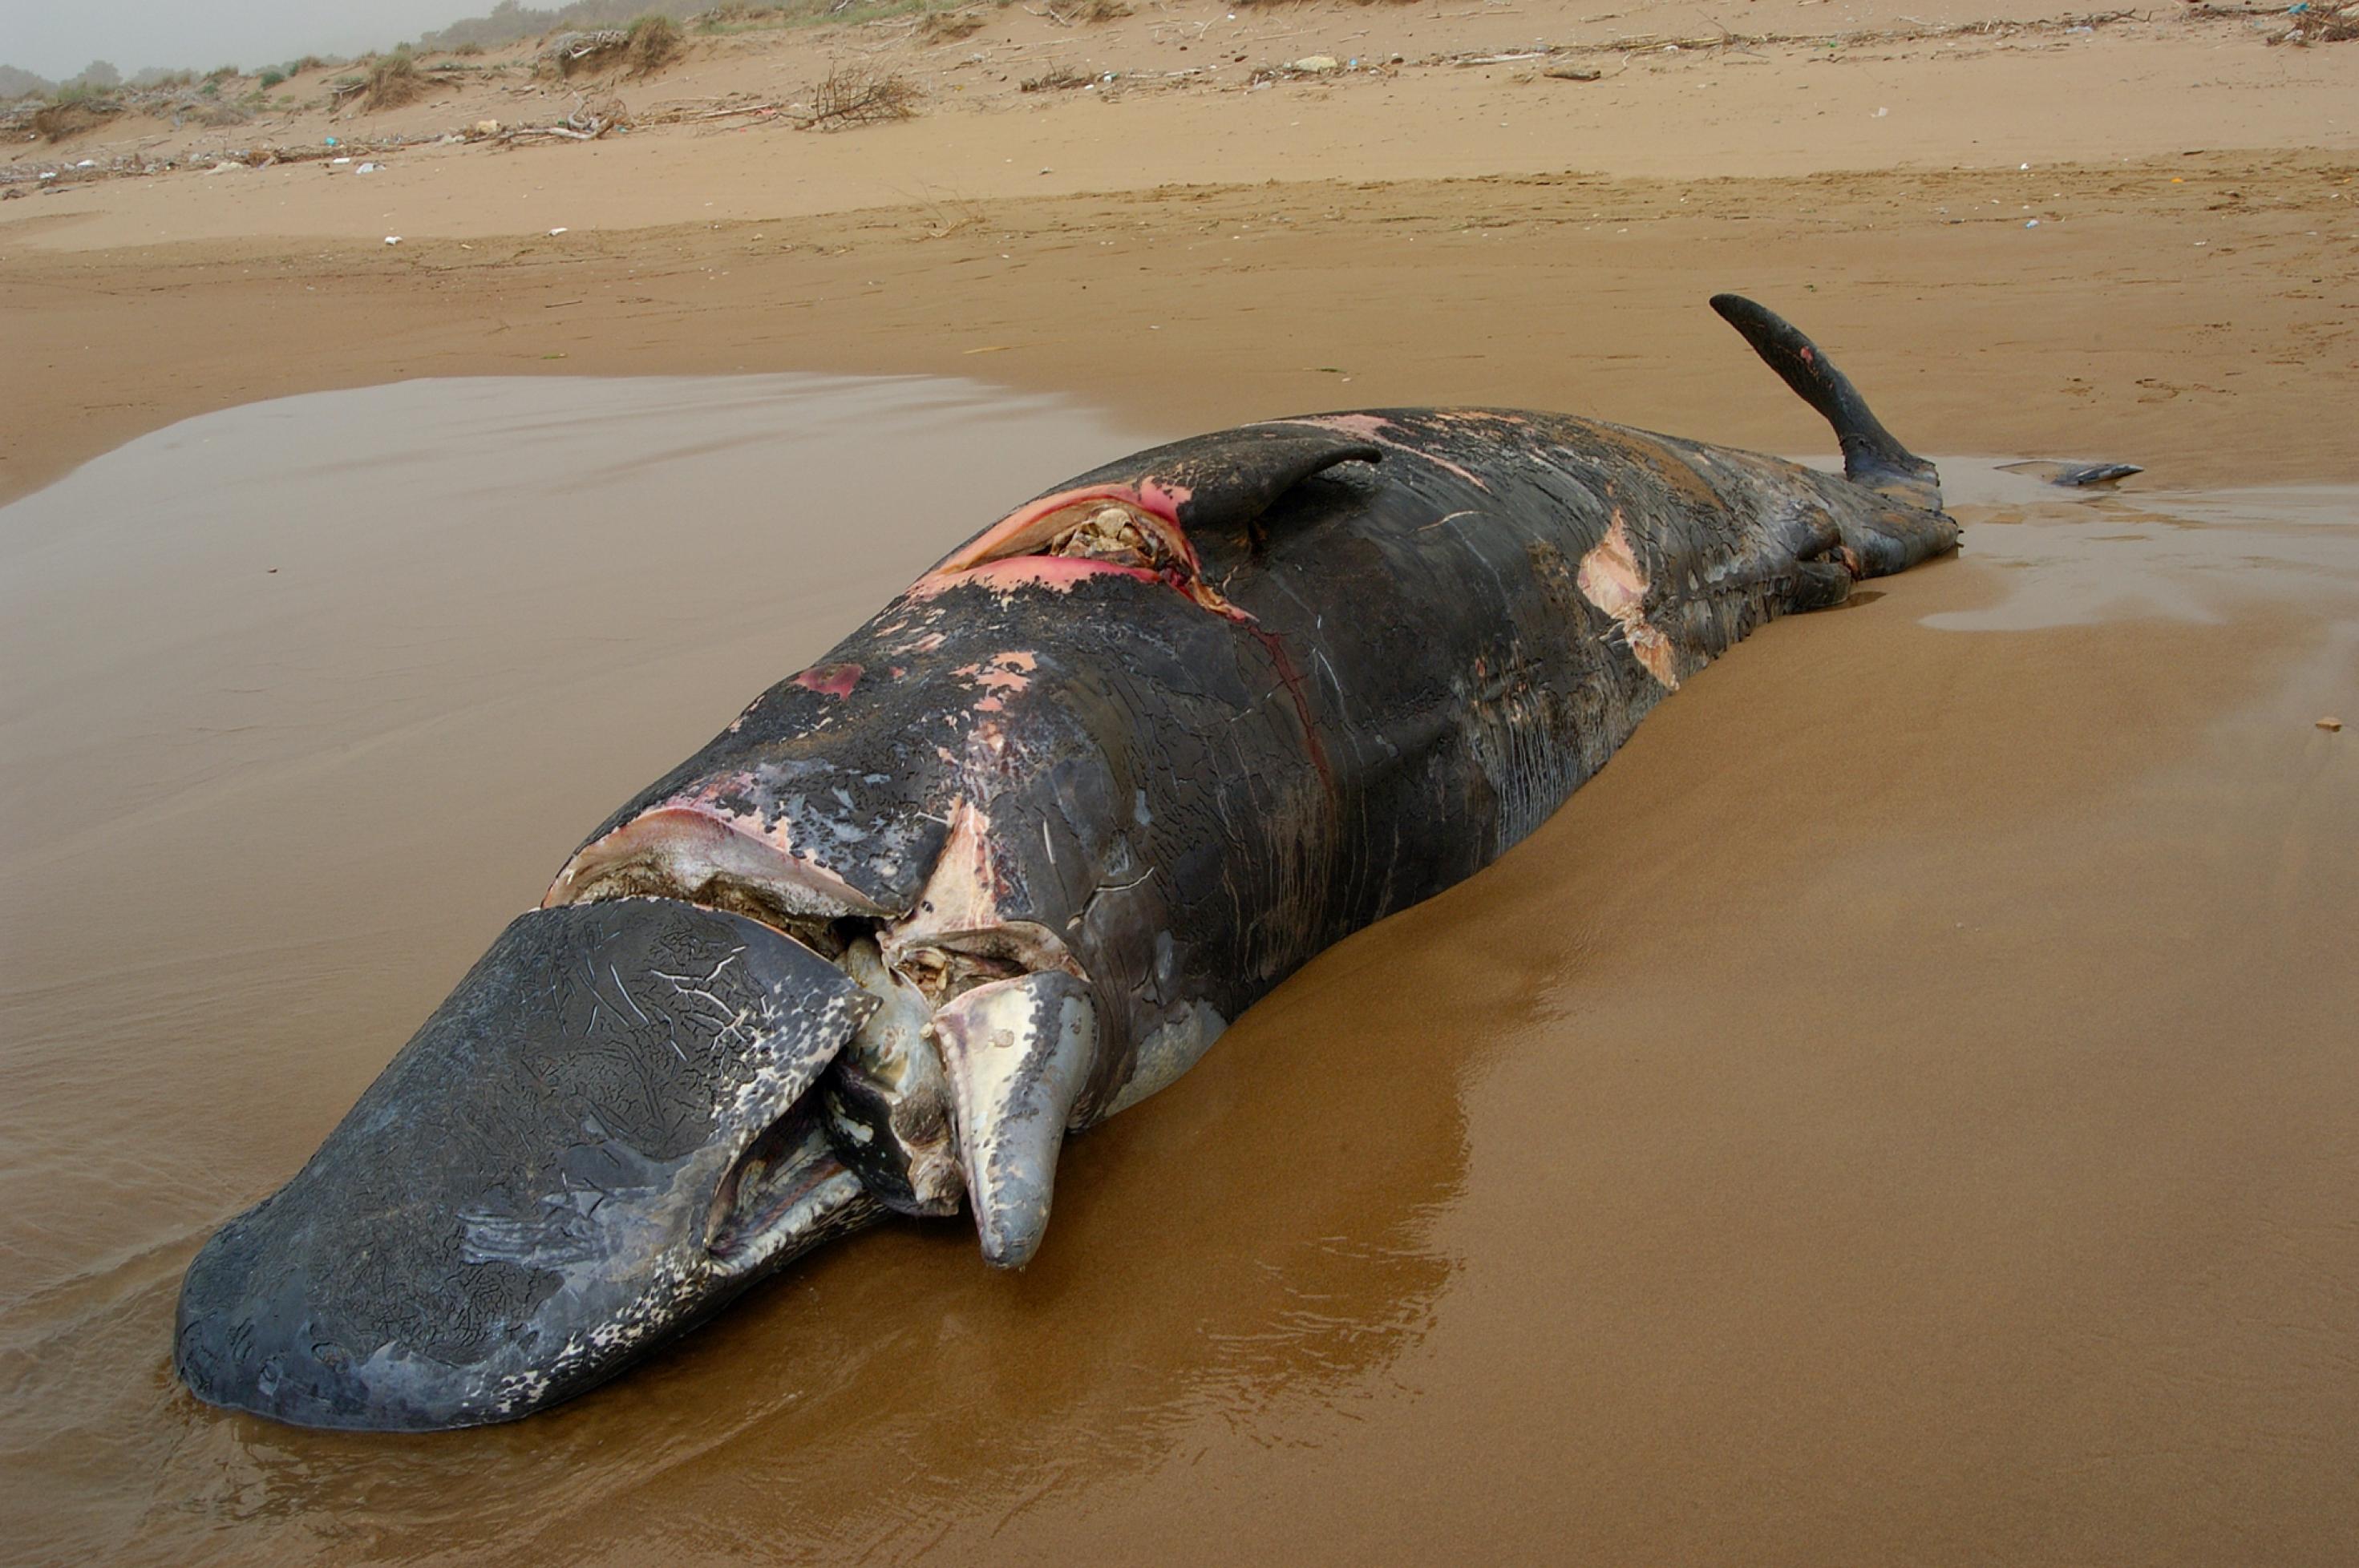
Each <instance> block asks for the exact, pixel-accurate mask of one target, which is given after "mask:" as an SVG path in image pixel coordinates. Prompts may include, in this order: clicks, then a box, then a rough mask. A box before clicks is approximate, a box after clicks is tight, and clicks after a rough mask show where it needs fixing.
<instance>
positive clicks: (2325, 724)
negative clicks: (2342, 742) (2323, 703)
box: [2318, 713, 2343, 730]
mask: <svg viewBox="0 0 2359 1568" xmlns="http://www.w3.org/2000/svg"><path fill="white" fill-rule="evenodd" d="M2318 727H2319V728H2320V729H2321V730H2340V729H2342V728H2343V720H2341V719H2337V718H2335V717H2334V716H2333V715H2332V714H2331V713H2330V714H2328V715H2327V716H2326V717H2325V718H2323V719H2320V720H2319V721H2318Z"/></svg>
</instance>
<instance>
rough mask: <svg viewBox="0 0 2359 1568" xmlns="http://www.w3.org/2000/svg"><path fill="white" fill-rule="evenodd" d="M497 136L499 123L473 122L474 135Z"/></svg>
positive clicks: (487, 121)
mask: <svg viewBox="0 0 2359 1568" xmlns="http://www.w3.org/2000/svg"><path fill="white" fill-rule="evenodd" d="M499 134H500V123H499V122H498V121H497V120H478V121H476V122H475V135H479V136H496V135H499Z"/></svg>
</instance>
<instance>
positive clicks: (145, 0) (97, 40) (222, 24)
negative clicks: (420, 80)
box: [0, 0, 493, 80]
mask: <svg viewBox="0 0 2359 1568" xmlns="http://www.w3.org/2000/svg"><path fill="white" fill-rule="evenodd" d="M492 3H493V0H0V65H14V66H19V67H22V68H23V69H24V70H30V71H35V72H38V74H40V75H42V76H46V77H49V78H51V79H52V80H54V79H56V78H59V77H64V76H71V75H72V74H73V73H74V72H76V71H78V70H81V69H82V67H83V66H86V65H88V64H89V63H90V62H91V61H92V60H93V59H103V60H106V61H108V62H110V63H111V64H113V65H114V67H115V68H116V69H118V70H121V71H122V72H123V74H124V75H125V76H128V75H130V74H131V73H132V72H133V71H135V70H142V69H144V68H145V67H147V66H151V65H162V66H186V67H189V68H190V69H191V70H212V68H213V67H214V66H217V65H238V66H245V67H248V68H254V67H258V66H263V65H267V64H270V63H271V62H273V61H276V60H283V59H292V58H293V57H295V56H297V55H302V54H356V53H358V52H359V51H361V50H363V49H380V48H383V47H385V46H386V45H389V44H397V43H399V42H400V41H401V40H402V39H404V38H416V37H417V36H418V35H419V33H422V32H424V31H425V30H426V29H427V28H429V27H442V26H443V25H445V24H446V23H450V22H454V21H456V20H458V19H459V18H460V17H462V16H481V15H483V14H484V12H486V11H488V10H490V9H491V8H492Z"/></svg>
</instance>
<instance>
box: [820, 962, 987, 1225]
mask: <svg viewBox="0 0 2359 1568" xmlns="http://www.w3.org/2000/svg"><path fill="white" fill-rule="evenodd" d="M843 972H844V973H845V974H847V975H850V976H851V977H852V978H853V979H854V980H855V981H857V982H859V985H860V987H861V989H863V990H865V991H866V992H867V993H868V994H869V995H870V996H873V997H875V998H876V999H877V1001H878V1002H879V1004H880V1005H879V1006H878V1007H877V1009H876V1011H875V1012H874V1013H872V1014H871V1015H870V1016H869V1017H868V1019H867V1021H866V1022H864V1023H862V1024H861V1026H860V1028H859V1031H858V1032H857V1033H854V1034H853V1037H852V1040H851V1042H850V1043H849V1044H846V1045H845V1046H844V1048H843V1051H842V1052H841V1053H840V1054H838V1055H837V1056H836V1058H835V1060H834V1062H833V1063H832V1065H830V1066H829V1068H828V1074H827V1077H826V1079H825V1080H824V1082H823V1085H822V1087H823V1089H824V1094H823V1097H822V1098H823V1102H824V1103H823V1111H824V1115H823V1121H824V1123H825V1126H826V1129H827V1137H828V1141H829V1143H830V1144H831V1145H832V1147H833V1149H834V1151H835V1157H836V1158H837V1159H839V1160H841V1161H843V1162H844V1163H845V1164H846V1165H848V1166H850V1167H851V1168H852V1170H853V1173H855V1174H857V1175H858V1176H859V1177H860V1179H861V1181H862V1182H863V1183H864V1184H866V1186H867V1188H868V1190H869V1191H870V1192H871V1193H873V1194H875V1195H876V1196H877V1197H878V1198H879V1199H881V1200H883V1202H884V1204H885V1205H886V1207H888V1208H892V1209H896V1210H897V1211H899V1212H900V1213H902V1214H914V1215H946V1214H956V1213H957V1212H958V1206H959V1195H960V1193H961V1192H962V1191H963V1190H964V1185H965V1183H964V1179H963V1178H962V1176H961V1174H960V1173H959V1163H958V1152H957V1150H956V1148H955V1147H954V1146H953V1145H954V1144H955V1142H956V1140H955V1138H954V1136H953V1134H952V1131H951V1105H950V1085H949V1084H948V1083H947V1082H946V1081H945V1080H944V1078H943V1076H942V1065H941V1059H940V1056H938V1055H937V1054H935V1051H934V1047H933V1045H932V1044H931V1040H932V1036H933V1033H934V1031H933V1026H932V1025H931V1023H930V1022H928V1020H929V1016H930V1015H929V1012H928V1010H927V1007H926V999H925V996H924V994H923V993H922V992H920V991H919V989H918V988H917V987H916V986H914V985H911V984H910V983H909V982H908V980H906V979H903V978H902V977H901V976H899V975H897V974H896V973H894V971H893V970H891V969H889V968H886V965H885V960H884V958H883V957H881V956H880V955H879V954H878V952H877V950H876V944H875V942H873V941H872V940H870V939H869V938H867V937H865V936H863V937H860V938H858V939H856V940H854V941H853V942H852V943H851V944H850V945H849V946H847V947H846V948H845V949H844V954H843Z"/></svg>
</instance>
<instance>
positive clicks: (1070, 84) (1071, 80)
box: [1016, 66, 1090, 92]
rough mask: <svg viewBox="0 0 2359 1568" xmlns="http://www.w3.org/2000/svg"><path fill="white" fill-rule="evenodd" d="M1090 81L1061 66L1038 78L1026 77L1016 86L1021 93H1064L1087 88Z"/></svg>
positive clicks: (1041, 74)
mask: <svg viewBox="0 0 2359 1568" xmlns="http://www.w3.org/2000/svg"><path fill="white" fill-rule="evenodd" d="M1089 81H1090V79H1089V78H1088V77H1086V76H1080V75H1076V74H1075V73H1074V72H1072V71H1070V70H1066V69H1065V68H1064V67H1063V66H1059V67H1057V68H1056V69H1055V70H1044V71H1042V72H1041V73H1040V74H1039V75H1038V76H1027V77H1026V78H1025V79H1024V80H1023V81H1019V82H1017V83H1016V91H1017V92H1067V91H1069V90H1071V89H1072V88H1076V87H1086V86H1088V85H1089Z"/></svg>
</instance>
